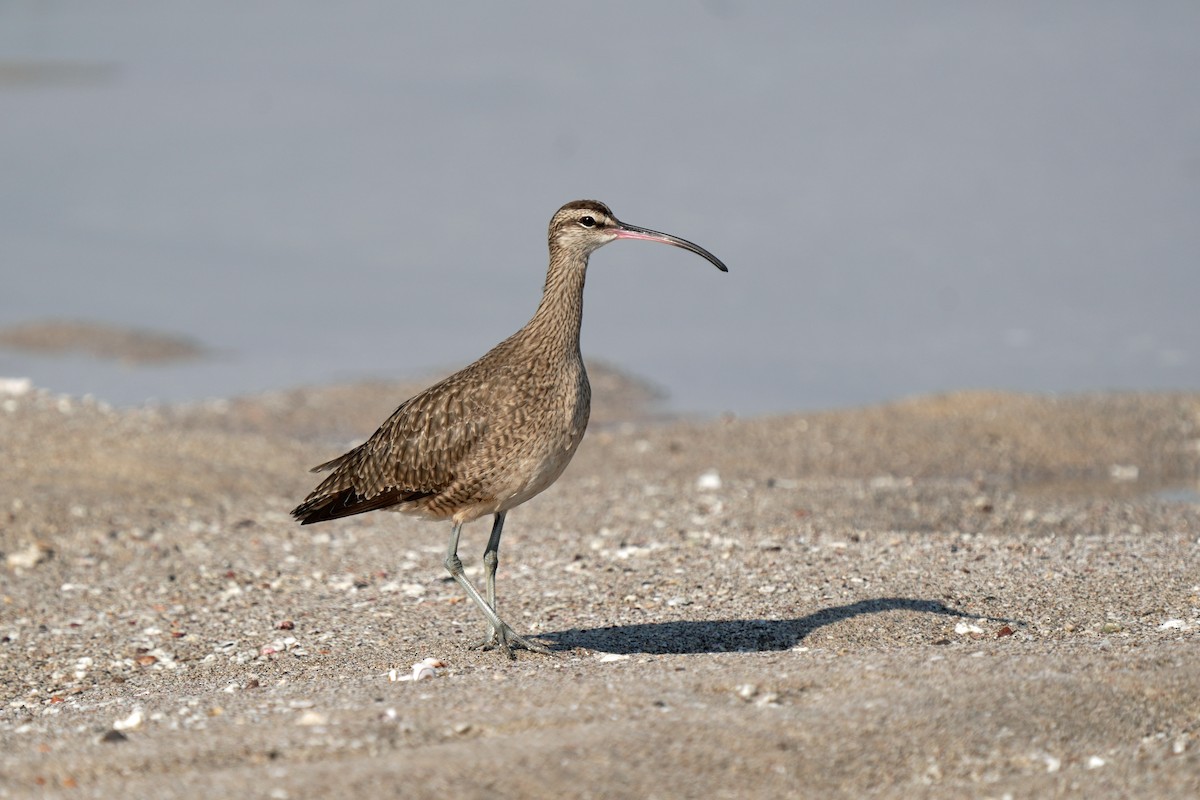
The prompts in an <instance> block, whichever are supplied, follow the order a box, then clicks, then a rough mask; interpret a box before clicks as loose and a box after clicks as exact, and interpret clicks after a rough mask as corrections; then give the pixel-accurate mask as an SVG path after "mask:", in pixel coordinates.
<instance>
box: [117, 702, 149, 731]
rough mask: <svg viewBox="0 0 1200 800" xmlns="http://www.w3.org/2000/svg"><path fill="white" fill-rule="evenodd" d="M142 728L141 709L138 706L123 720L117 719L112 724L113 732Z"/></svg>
mask: <svg viewBox="0 0 1200 800" xmlns="http://www.w3.org/2000/svg"><path fill="white" fill-rule="evenodd" d="M140 727H142V708H141V706H138V707H137V708H135V709H133V711H132V712H130V714H129V716H128V717H126V718H125V719H119V720H117V721H116V722H114V723H113V730H115V731H132V730H136V729H138V728H140Z"/></svg>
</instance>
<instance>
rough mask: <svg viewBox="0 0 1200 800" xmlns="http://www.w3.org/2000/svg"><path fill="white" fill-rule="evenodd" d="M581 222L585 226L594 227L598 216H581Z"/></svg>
mask: <svg viewBox="0 0 1200 800" xmlns="http://www.w3.org/2000/svg"><path fill="white" fill-rule="evenodd" d="M579 224H580V225H582V226H583V227H585V228H594V227H596V218H595V217H580V218H579Z"/></svg>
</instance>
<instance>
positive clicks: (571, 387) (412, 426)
mask: <svg viewBox="0 0 1200 800" xmlns="http://www.w3.org/2000/svg"><path fill="white" fill-rule="evenodd" d="M537 344H538V343H537V342H536V340H531V338H530V336H529V334H528V333H527V331H526V330H525V329H522V331H520V332H518V333H517V334H515V335H514V336H512V337H510V338H509V339H507V340H505V341H504V342H502V343H500V344H499V345H497V346H496V347H495V348H493V349H492V350H491V351H490V352H489V353H488V354H487V355H485V356H483V357H482V358H480V359H479V360H478V361H476V362H474V363H473V364H471V365H470V366H468V367H466V368H465V369H463V370H461V371H459V372H457V373H455V374H453V375H451V376H450V377H448V378H446V379H445V380H442V381H441V382H439V383H436V384H434V385H433V386H431V387H429V388H428V389H426V390H425V391H423V392H421V393H420V394H418V395H416V396H414V397H412V398H411V399H409V400H408V401H406V402H405V403H403V404H402V405H401V406H400V407H399V408H397V409H396V411H395V412H393V413H392V415H391V416H390V417H389V418H388V419H387V421H386V422H384V423H383V424H382V425H381V426H380V427H379V429H378V430H377V431H375V433H374V434H372V435H371V437H370V438H369V439H367V441H365V442H363V443H362V444H361V445H359V446H358V447H355V448H354V449H353V450H350V451H349V452H347V453H345V454H344V455H342V456H339V457H338V458H335V459H333V460H332V461H328V462H326V463H324V464H321V465H320V466H318V467H315V468H314V470H313V471H314V472H323V471H326V470H329V471H330V475H329V476H328V477H326V478H325V480H324V481H322V482H321V484H320V485H318V486H317V488H316V489H314V490H313V492H312V493H311V494H310V495H309V496H308V497H307V498H306V499H305V501H304V502H303V503H302V504H301V505H300V506H298V507H297V508H296V509H295V510H294V511H293V512H292V514H293V516H295V517H296V518H297V519H299V520H300V521H301V522H302V523H305V524H308V523H312V522H321V521H324V520H329V519H336V518H339V517H346V516H351V515H353V514H361V513H363V512H365V511H372V510H375V509H381V508H394V509H395V510H399V511H407V512H411V513H417V514H421V515H423V516H427V517H433V518H446V517H454V518H455V519H457V520H459V521H467V520H471V519H476V518H478V517H480V516H483V515H485V514H490V513H496V512H498V511H503V510H507V509H509V508H512V507H514V506H516V505H520V504H521V503H523V502H524V501H525V500H528V499H529V498H530V497H533V496H534V495H536V494H538V493H539V492H541V491H542V490H543V489H545V488H546V487H547V486H549V485H550V484H551V483H553V482H554V480H555V479H556V478H557V477H558V476H559V475H560V474H561V473H562V470H563V469H564V468H565V467H566V465H567V463H568V462H569V461H570V459H571V457H572V456H573V455H574V453H575V449H576V447H577V446H578V444H579V441H580V440H581V439H582V438H583V432H584V429H585V428H586V427H587V420H588V414H589V409H590V404H591V389H590V386H589V384H588V380H587V373H586V371H585V370H584V368H583V362H582V360H581V359H580V358H579V355H578V351H577V350H575V351H574V353H570V352H568V353H565V354H563V353H552V354H550V355H549V356H547V354H545V353H542V352H541V348H539V347H538V346H537Z"/></svg>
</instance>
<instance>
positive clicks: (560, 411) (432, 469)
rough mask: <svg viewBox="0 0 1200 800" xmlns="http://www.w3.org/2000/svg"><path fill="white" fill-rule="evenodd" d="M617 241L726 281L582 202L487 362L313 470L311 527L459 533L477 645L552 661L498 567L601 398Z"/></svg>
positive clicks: (452, 558) (450, 560)
mask: <svg viewBox="0 0 1200 800" xmlns="http://www.w3.org/2000/svg"><path fill="white" fill-rule="evenodd" d="M615 239H644V240H646V241H651V242H663V243H665V244H670V245H674V246H676V247H682V248H683V249H684V250H690V251H691V252H693V253H696V254H697V255H700V256H703V257H704V258H706V259H708V260H709V261H710V262H712V263H713V264H714V265H715V266H716V267H717V269H719V270H721V271H722V272H728V269H727V268H726V267H725V265H724V264H722V263H721V261H720V259H718V258H717V257H716V256H714V255H713V254H712V253H710V252H708V251H707V250H705V249H704V248H703V247H700V246H699V245H696V244H693V243H692V242H689V241H687V240H686V239H680V238H679V237H677V236H671V235H669V234H666V233H659V232H657V231H651V230H647V229H645V228H638V227H635V226H633V225H628V224H626V223H624V222H621V221H620V220H618V219H617V218H616V217H614V216H613V213H612V212H611V211H609V209H608V206H606V205H604V204H603V203H600V202H597V201H595V200H576V201H574V202H572V203H567V204H566V205H565V206H563V207H562V208H560V209H559V210H558V212H557V213H555V215H554V217H553V218H551V220H550V268H549V270H548V271H547V273H546V286H545V289H544V291H543V294H542V301H541V303H540V304H539V305H538V308H537V311H536V312H535V313H534V315H533V318H532V319H530V320H529V322H528V323H527V324H526V325H525V327H523V328H521V330H519V331H517V332H516V333H514V334H513V335H512V336H510V337H508V338H507V339H505V340H504V341H503V342H501V343H500V344H498V345H496V346H495V347H494V348H492V350H491V351H490V352H488V353H487V355H485V356H483V358H481V359H479V360H478V361H476V362H475V363H473V364H471V365H470V366H468V367H466V368H465V369H463V370H461V371H459V372H456V373H455V374H453V375H451V376H450V377H448V378H446V379H445V380H443V381H441V382H440V383H437V384H434V385H433V386H431V387H429V388H428V389H426V390H425V391H423V392H421V393H420V394H418V395H417V396H416V397H413V398H411V399H410V400H408V401H406V402H405V403H403V404H402V405H401V406H400V407H399V408H397V409H396V411H395V412H394V413H393V414H392V415H391V416H390V417H389V418H388V419H387V421H386V422H384V423H383V424H382V425H381V426H380V427H379V430H377V431H375V433H374V434H372V435H371V437H370V438H369V439H367V440H366V441H365V442H363V443H362V444H360V445H359V446H358V447H355V448H354V449H353V450H351V451H350V452H348V453H346V454H345V455H341V456H338V457H337V458H335V459H333V460H332V461H327V462H325V463H324V464H321V465H320V466H317V467H314V468H313V470H312V471H313V472H323V471H326V470H329V471H331V474H330V475H329V477H327V478H325V480H323V481H322V482H321V483H320V485H319V486H317V488H316V489H314V490H313V492H312V493H311V494H310V495H309V496H308V497H307V498H306V499H305V501H304V502H303V503H301V504H300V505H299V506H297V507H296V509H295V510H294V511H292V515H293V516H294V517H296V519H298V520H300V522H301V523H302V524H305V525H307V524H309V523H312V522H323V521H325V520H330V519H337V518H338V517H347V516H350V515H352V514H361V513H363V512H364V511H373V510H375V509H383V508H386V509H390V510H393V511H402V512H407V513H411V514H416V515H420V516H423V517H426V518H429V519H449V520H451V521H452V522H453V523H454V528H453V530H452V531H451V533H450V545H449V547H448V548H447V550H446V560H445V567H446V569H447V570H448V571H449V573H450V575H451V577H453V578H454V580H455V581H456V582H457V583H458V584H459V585H460V586H461V587H462V588H463V591H465V592H466V593H467V596H468V597H470V598H471V600H472V601H473V602H474V603H475V605H477V606H478V607H479V610H480V611H482V612H483V615H484V617H485V618H486V619H487V632H486V634H485V638H484V640H483V641H482V642H480V643H479V644H478V645H477V646H478V647H481V648H483V649H485V650H486V649H492V648H495V647H499V648H500V649H502V650H503V651H504V652H505V653H506V654H507V655H508V656H509V657H510V658H512V657H513V649H514V648H518V649H525V650H531V651H534V652H538V653H546V654H549V653H550V651H549V649H547V648H546V647H545V646H544V645H542V644H540V643H538V642H535V641H531V640H530V639H527V638H525V637H523V636H519V635H517V633H516V632H514V631H513V629H512V628H511V627H509V625H508V623H506V622H504V620H502V619H501V618H500V616H499V615H498V614H497V612H496V565H497V564H498V563H499V550H500V533H501V531H502V530H503V529H504V516H505V514H507V513H508V511H509V510H510V509H512V508H515V507H516V506H519V505H520V504H521V503H524V502H525V501H526V500H528V499H530V498H531V497H533V496H534V495H536V494H538V493H539V492H541V491H542V490H543V489H545V488H546V487H548V486H549V485H550V484H552V483H554V481H555V480H556V479H557V478H558V476H559V475H561V474H562V471H563V469H564V468H566V466H567V462H569V461H570V460H571V457H572V456H573V455H574V454H575V450H576V448H577V447H578V446H579V441H580V440H581V439H582V438H583V431H584V428H586V427H587V422H588V413H589V410H590V408H591V388H590V387H589V385H588V378H587V372H586V371H585V370H584V368H583V359H582V358H581V356H580V354H579V327H580V323H581V321H582V319H583V284H584V278H585V275H586V272H587V265H588V256H590V255H591V254H592V252H593V251H594V250H596V248H598V247H602V246H603V245H606V244H608V243H609V242H611V241H613V240H615ZM488 514H491V515H493V517H494V520H493V523H492V533H491V536H490V537H489V538H488V543H487V549H486V550H485V551H484V554H483V565H484V576H485V581H486V592H487V599H486V600H485V599H484V597H483V596H481V595H480V593H479V591H478V590H477V589H476V588H475V586H474V585H473V584H472V583H471V581H470V580H468V579H467V577H466V576H465V575H464V574H463V567H462V562H461V561H460V560H459V558H458V538H459V533H460V532H461V530H462V526H463V524H464V523H467V522H470V521H472V520H475V519H478V518H480V517H483V516H486V515H488Z"/></svg>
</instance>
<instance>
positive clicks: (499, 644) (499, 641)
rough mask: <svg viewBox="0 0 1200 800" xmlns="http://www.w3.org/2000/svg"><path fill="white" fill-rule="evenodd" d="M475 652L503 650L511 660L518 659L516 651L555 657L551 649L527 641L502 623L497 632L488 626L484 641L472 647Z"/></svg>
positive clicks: (529, 640)
mask: <svg viewBox="0 0 1200 800" xmlns="http://www.w3.org/2000/svg"><path fill="white" fill-rule="evenodd" d="M472 647H473V649H475V650H497V649H499V650H503V651H504V654H505V655H506V656H508V657H509V658H514V659H515V658H516V657H517V656H516V654H515V653H514V652H513V651H514V650H528V651H530V652H531V653H541V654H542V655H544V656H552V655H554V651H552V650H551V649H550V648H549V647H546V645H544V644H542V643H541V642H535V641H533V640H532V639H526V638H525V637H524V636H521V635H520V634H518V633H517V632H516V631H514V630H513V629H512V628H510V627H509V626H508V623H506V622H503V621H501V623H500V630H499V631H497V630H496V628H495V626H493V625H490V624H489V625H488V629H487V634H486V635H485V636H484V637H483V640H482V641H480V642H477V643H476V644H474V645H472Z"/></svg>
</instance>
